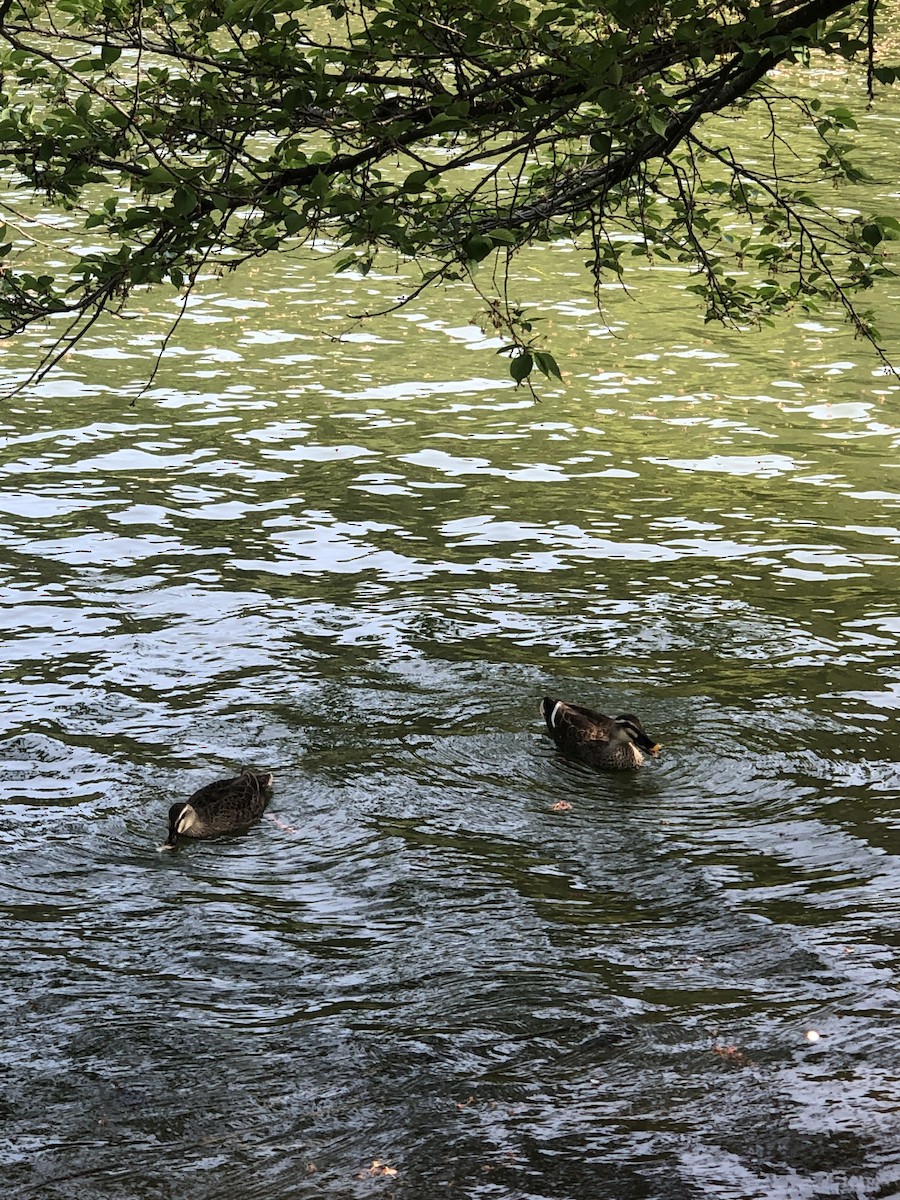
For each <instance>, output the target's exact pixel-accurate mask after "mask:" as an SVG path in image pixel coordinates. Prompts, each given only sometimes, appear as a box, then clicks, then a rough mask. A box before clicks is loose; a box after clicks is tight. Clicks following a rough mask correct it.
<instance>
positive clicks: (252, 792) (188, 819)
mask: <svg viewBox="0 0 900 1200" xmlns="http://www.w3.org/2000/svg"><path fill="white" fill-rule="evenodd" d="M273 783H274V776H273V775H270V774H269V773H268V772H263V773H261V774H260V773H258V772H256V771H251V770H250V769H249V767H244V769H243V770H242V771H241V773H240V775H235V776H234V777H233V778H232V779H218V780H216V782H215V783H208V784H206V786H205V787H202V788H200V789H199V791H196V792H194V794H193V796H191V797H190V798H189V799H188V800H182V801H180V802H179V803H178V804H173V805H172V807H171V808H170V809H169V836H168V839H167V840H166V843H165V845H164V846H160V849H161V850H174V849H175V845H176V843H177V841H178V839H179V838H180V837H190V838H207V837H215V836H216V835H217V834H220V833H237V832H238V830H241V829H246V828H247V826H248V825H252V824H253V822H254V821H258V820H259V818H260V817H261V816H262V815H263V813H264V812H265V808H266V805H267V804H268V803H269V797H270V795H271V793H272V784H273Z"/></svg>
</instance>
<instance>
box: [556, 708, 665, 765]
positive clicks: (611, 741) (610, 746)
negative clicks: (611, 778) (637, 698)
mask: <svg viewBox="0 0 900 1200" xmlns="http://www.w3.org/2000/svg"><path fill="white" fill-rule="evenodd" d="M541 713H542V715H543V718H544V720H545V721H546V722H547V729H548V730H549V731H550V736H551V737H552V738H553V740H554V742H556V744H557V746H558V747H559V749H560V750H561V751H562V752H563V754H566V755H568V756H569V757H570V758H577V759H579V760H580V761H581V762H583V763H587V764H588V765H589V766H591V767H600V768H601V769H602V770H604V771H630V770H633V769H634V768H635V767H640V766H643V764H644V753H642V751H643V752H645V753H647V754H658V753H659V751H660V749H661V747H660V745H659V743H658V742H655V741H654V740H653V738H651V737H649V736H648V735H647V734H646V733H645V732H644V727H643V725H642V724H641V723H640V721H639V720H638V719H637V717H636V716H635V715H634V714H633V713H623V714H622V715H621V716H620V717H615V718H613V717H605V716H604V715H603V713H598V712H593V711H592V710H591V709H589V708H580V707H579V706H578V705H577V704H567V703H566V702H565V700H553V699H551V697H550V696H545V697H544V699H543V700H542V701H541Z"/></svg>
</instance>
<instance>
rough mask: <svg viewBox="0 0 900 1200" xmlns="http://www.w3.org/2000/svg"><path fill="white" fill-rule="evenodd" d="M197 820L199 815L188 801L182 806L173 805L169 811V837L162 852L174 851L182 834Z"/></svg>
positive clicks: (182, 803) (162, 847)
mask: <svg viewBox="0 0 900 1200" xmlns="http://www.w3.org/2000/svg"><path fill="white" fill-rule="evenodd" d="M196 819H197V814H196V812H195V811H194V809H193V807H192V806H191V805H190V804H188V803H187V802H186V801H182V802H181V803H180V804H173V805H172V807H171V808H170V809H169V836H168V838H167V839H166V843H165V845H164V846H161V847H160V849H161V850H174V849H175V843H176V842H177V841H178V837H179V835H180V834H182V833H186V832H187V831H188V830H189V829H190V827H191V826H192V825H193V824H194V822H195V821H196Z"/></svg>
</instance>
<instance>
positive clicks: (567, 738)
mask: <svg viewBox="0 0 900 1200" xmlns="http://www.w3.org/2000/svg"><path fill="white" fill-rule="evenodd" d="M541 712H542V713H543V716H544V720H545V721H546V722H547V729H548V730H549V732H550V736H551V737H552V738H553V740H554V741H555V742H583V741H605V742H606V741H609V738H610V733H611V730H612V727H613V725H614V722H613V721H612V720H611V718H610V717H607V716H604V715H603V713H598V712H594V710H593V709H591V708H582V707H581V705H579V704H568V703H567V702H566V701H565V700H555V699H553V698H552V697H550V696H545V697H544V700H543V702H542V704H541Z"/></svg>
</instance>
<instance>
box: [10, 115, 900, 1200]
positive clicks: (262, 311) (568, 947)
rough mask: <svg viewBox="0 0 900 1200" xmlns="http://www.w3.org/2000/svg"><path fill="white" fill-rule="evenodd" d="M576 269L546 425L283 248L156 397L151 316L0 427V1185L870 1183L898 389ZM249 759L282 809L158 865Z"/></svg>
mask: <svg viewBox="0 0 900 1200" xmlns="http://www.w3.org/2000/svg"><path fill="white" fill-rule="evenodd" d="M868 120H869V121H870V123H871V124H870V126H869V127H868V128H867V136H871V137H872V138H873V139H875V141H874V142H873V145H881V146H883V148H884V149H885V153H886V155H887V157H886V159H885V161H886V162H891V161H893V159H892V156H891V155H890V154H887V148H888V147H893V145H895V141H896V138H895V134H894V130H895V128H896V114H895V116H894V117H891V111H890V110H885V109H884V108H882V109H881V110H880V111H879V112H878V113H877V115H875V116H872V117H871V118H868ZM878 139H881V141H878ZM894 186H895V185H894V183H893V181H892V180H890V179H886V180H884V181H882V182H880V181H878V180H876V182H875V183H874V184H873V185H872V187H873V188H874V189H875V190H878V189H881V190H882V191H883V192H884V193H888V192H889V191H890V188H892V187H894ZM580 261H581V256H579V255H578V254H577V253H576V252H574V251H572V250H571V249H569V248H567V247H564V246H558V247H552V248H548V249H544V250H541V251H539V252H535V253H534V254H533V255H531V256H530V257H529V258H528V259H526V260H523V262H522V264H521V268H520V279H519V286H520V288H521V293H522V296H523V298H524V299H525V300H526V302H527V303H529V304H534V305H536V306H538V307H539V308H540V310H541V311H542V312H543V314H544V316H545V317H547V318H548V319H547V322H546V328H547V330H548V334H549V337H550V340H551V342H552V344H553V347H554V350H555V352H556V353H557V357H558V358H559V360H560V363H561V365H562V366H563V369H564V372H565V374H566V386H565V387H560V386H558V385H556V384H554V385H553V386H547V387H543V388H541V389H540V401H539V402H537V403H536V402H534V401H533V400H532V399H531V398H530V397H529V396H528V394H527V393H526V392H525V391H524V390H523V389H519V390H516V389H515V388H513V386H512V384H511V382H510V381H509V380H508V379H507V378H505V367H504V362H503V360H502V359H499V358H498V357H497V355H496V346H495V345H494V344H493V343H492V342H491V341H490V340H489V339H488V338H486V337H485V336H484V335H483V334H482V333H481V332H480V331H479V330H478V328H477V327H476V325H475V323H474V315H475V308H476V305H475V303H474V302H473V300H472V299H471V297H469V296H468V295H467V294H466V293H464V292H462V291H458V292H456V291H449V292H445V293H441V294H435V295H432V296H430V297H427V298H425V299H424V300H422V301H420V302H417V303H416V305H415V306H414V307H413V308H412V309H411V310H409V311H406V312H404V313H402V314H401V315H400V316H399V317H398V318H395V319H393V320H391V321H385V322H380V323H373V324H363V325H356V326H353V327H352V329H351V334H350V339H349V340H346V341H343V342H341V343H338V342H334V341H330V340H329V335H330V334H336V333H338V332H342V331H344V330H346V329H347V328H349V327H350V323H349V322H348V321H347V319H346V314H347V313H348V312H359V311H362V310H364V309H365V308H367V307H373V306H375V305H377V304H378V303H379V302H384V300H385V299H386V298H387V299H389V298H390V296H391V295H393V294H395V293H396V291H397V290H398V279H397V278H395V277H393V276H384V277H379V276H374V277H373V276H370V277H368V278H367V279H365V280H363V279H358V278H357V279H354V278H350V277H347V276H342V277H340V278H338V279H335V278H332V277H331V276H330V275H329V273H328V269H327V265H326V263H325V262H323V261H320V260H318V259H314V261H310V260H309V258H307V259H306V260H303V259H299V258H290V257H288V258H284V259H281V260H279V261H277V262H269V263H266V264H265V266H264V269H263V270H262V271H261V272H260V273H259V274H252V275H251V274H249V273H248V274H244V275H242V276H240V277H236V278H235V277H231V278H229V279H227V280H224V281H221V280H220V281H210V282H209V283H208V285H207V286H206V287H205V289H204V291H203V294H202V295H201V296H199V297H198V298H197V299H196V301H195V303H193V304H192V305H191V307H190V308H189V310H188V314H187V317H186V319H185V321H184V322H183V323H182V325H181V326H180V328H179V330H178V334H177V336H176V337H175V339H174V345H173V353H172V356H171V358H170V359H169V360H167V362H166V363H165V364H164V366H163V369H162V370H161V372H160V375H159V376H158V377H157V379H156V380H155V382H154V385H153V387H152V389H151V391H150V392H149V393H148V394H147V395H146V396H144V397H142V398H141V399H139V400H138V401H137V403H136V404H135V405H134V406H133V407H132V406H130V404H129V400H130V398H131V397H132V396H133V395H134V393H135V391H136V389H137V387H138V386H139V385H140V382H141V381H142V380H144V379H146V377H147V375H148V373H149V369H150V367H151V366H152V361H153V350H154V346H155V345H156V344H157V343H156V339H157V338H158V334H159V332H160V331H161V330H162V329H163V327H164V324H163V323H164V320H165V319H166V318H168V317H170V316H171V315H172V314H173V313H174V312H175V311H176V306H175V305H171V304H170V301H169V299H168V297H165V296H163V295H162V294H160V295H159V296H154V297H152V298H151V301H150V311H148V314H147V317H146V320H145V321H144V322H142V323H140V324H136V323H123V322H110V323H109V324H108V325H107V326H105V327H104V329H103V330H102V331H101V332H100V333H98V335H97V336H96V337H95V338H94V339H93V340H92V341H91V343H90V344H89V345H85V346H84V348H83V349H82V351H81V352H79V353H77V354H74V355H73V356H72V357H71V358H70V360H69V361H68V362H67V363H66V364H65V366H64V368H63V369H61V370H60V371H59V372H57V373H56V374H55V375H53V376H51V377H50V378H48V379H47V380H46V381H45V382H44V383H43V384H42V385H40V386H39V387H38V388H35V389H32V390H31V391H30V392H28V393H26V394H25V395H23V396H20V397H17V398H15V399H14V400H11V401H7V402H5V404H4V406H3V409H2V412H0V627H2V630H3V635H2V642H0V671H2V679H3V689H2V695H0V801H2V804H0V838H2V843H3V855H2V860H0V898H2V912H3V916H4V921H3V931H2V934H0V939H2V954H3V962H4V968H3V972H2V976H0V989H2V995H3V1001H4V1017H3V1024H4V1026H5V1033H4V1036H3V1040H2V1049H0V1059H2V1069H3V1077H4V1080H5V1086H4V1088H3V1094H2V1097H0V1113H2V1115H3V1118H4V1120H3V1130H2V1134H0V1160H2V1161H3V1162H4V1163H5V1174H6V1178H7V1182H6V1185H5V1191H4V1194H5V1195H6V1196H9V1197H16V1198H18V1200H24V1198H26V1197H41V1198H46V1200H64V1198H69V1197H78V1200H101V1198H102V1200H133V1198H138V1197H140V1198H142V1200H143V1198H147V1200H164V1198H165V1200H168V1198H169V1197H178V1198H179V1200H245V1198H246V1200H251V1198H257V1197H259V1198H260V1200H262V1198H265V1200H306V1198H308V1197H309V1198H313V1197H320V1196H321V1197H324V1196H327V1197H330V1198H344V1197H348V1198H349V1197H368V1196H388V1197H393V1196H396V1197H402V1198H406V1200H420V1198H421V1200H425V1198H429V1200H430V1198H432V1197H447V1198H448V1200H470V1198H471V1200H474V1198H478V1200H482V1198H484V1200H494V1198H497V1200H519V1198H521V1200H525V1198H527V1200H640V1198H644V1197H658V1198H660V1200H682V1198H685V1200H687V1198H695V1197H696V1198H698V1200H700V1198H705V1197H715V1198H717V1200H718V1198H721V1200H726V1198H728V1200H731V1198H734V1200H749V1198H756V1197H759V1198H760V1200H762V1198H770V1197H776V1198H782V1197H783V1198H792V1200H793V1198H797V1200H807V1198H809V1200H813V1198H817V1200H818V1198H819V1197H888V1196H896V1195H897V1194H900V1137H898V1134H900V1099H898V1096H900V1092H898V1088H900V1045H898V1041H897V1036H896V1022H897V1005H898V991H897V966H898V947H900V916H898V907H897V897H898V891H900V814H898V811H897V805H896V799H897V793H898V787H900V763H898V758H897V751H896V746H897V736H896V730H897V717H896V713H897V708H898V705H900V675H898V655H900V645H898V643H900V607H898V602H897V580H898V566H900V452H898V444H900V411H898V404H900V401H898V384H897V381H896V380H895V379H892V378H891V377H890V376H887V375H885V374H883V373H882V372H881V371H880V370H879V367H878V364H877V362H876V361H875V360H874V359H873V357H872V355H871V352H870V351H869V350H868V348H867V347H865V346H863V345H861V344H860V343H857V342H854V341H853V340H852V338H851V337H850V335H849V334H848V333H847V331H846V330H845V329H843V328H842V327H841V326H840V325H839V324H838V323H837V322H836V321H830V320H824V319H823V320H822V321H821V322H819V323H817V322H813V321H801V320H796V321H792V322H790V323H787V322H786V323H785V324H784V325H783V326H781V327H777V328H774V329H771V330H765V331H762V332H759V333H748V334H736V333H734V332H728V331H723V330H720V329H717V328H712V327H704V326H703V325H702V323H701V321H700V317H699V315H698V313H697V311H696V310H695V308H694V306H693V301H689V302H686V301H685V299H684V295H683V293H681V292H680V291H679V288H680V286H681V285H682V284H683V283H684V277H683V276H681V275H679V274H677V273H676V272H673V271H671V270H666V269H663V268H654V269H650V268H647V269H645V270H643V271H640V272H638V274H637V275H636V276H635V279H634V288H633V292H632V295H631V296H630V297H623V296H621V295H620V294H619V293H618V292H616V291H613V290H611V291H610V292H609V294H608V295H609V307H608V310H607V312H606V314H605V319H601V318H600V317H598V315H597V314H596V312H594V311H593V309H592V306H591V302H590V297H589V295H588V294H587V292H586V281H585V278H584V276H583V274H582V273H581V271H580ZM411 278H412V276H411V275H410V279H411ZM399 284H401V285H402V280H401V281H399ZM896 290H897V289H896V287H895V286H892V287H890V288H885V290H884V292H883V293H882V294H881V295H880V296H879V298H878V299H879V303H880V305H881V309H882V315H881V325H882V329H883V332H884V334H885V338H884V340H885V342H886V344H887V345H888V347H889V348H892V349H893V350H894V355H895V360H896V359H897V358H900V350H898V346H900V326H898V324H897V321H896V318H895V316H894V311H895V310H896V295H895V293H896ZM33 352H34V347H30V346H28V345H26V344H24V343H23V344H22V345H20V346H13V347H9V346H8V347H6V349H5V357H4V359H3V360H2V363H0V366H2V369H3V371H4V372H5V373H6V378H13V377H14V376H15V373H16V371H19V370H21V369H22V366H23V364H24V363H25V362H26V361H27V359H28V355H29V354H31V353H33ZM545 694H550V695H559V696H563V697H565V698H568V699H570V700H573V701H577V702H580V703H582V704H590V705H592V706H594V707H598V708H600V709H602V710H604V711H611V710H612V711H616V712H618V711H622V710H632V711H635V712H637V713H638V714H639V715H640V716H641V717H642V718H643V719H644V722H645V724H646V725H647V727H648V729H649V730H650V732H651V733H652V734H653V735H654V736H655V737H656V738H658V739H659V740H660V741H662V742H663V743H664V750H663V752H662V754H661V755H660V757H659V759H658V760H656V761H654V762H653V763H652V764H651V765H649V766H648V767H647V768H646V769H645V770H644V771H642V772H638V773H634V774H627V775H609V776H604V775H601V774H598V773H592V772H590V771H588V770H587V769H584V768H581V767H579V766H577V765H572V764H570V763H567V762H565V761H563V760H562V759H561V758H560V757H559V756H558V755H557V753H556V752H555V750H554V749H553V747H552V745H551V744H550V742H549V741H548V739H547V738H546V737H545V735H544V734H543V733H542V728H541V723H540V718H539V715H538V704H539V701H540V699H541V697H542V696H544V695H545ZM242 764H255V765H257V766H259V767H261V768H263V767H264V768H267V769H270V770H272V771H273V772H274V773H275V776H276V791H275V796H274V799H273V801H272V804H271V806H270V814H269V816H270V818H271V819H264V820H263V821H262V822H261V823H260V824H259V825H258V826H256V827H255V828H253V829H252V830H250V831H249V832H248V833H246V834H244V835H241V836H239V837H236V838H230V839H220V840H217V841H212V842H198V843H193V844H185V845H183V846H181V847H179V848H178V850H177V851H176V852H174V853H160V852H159V851H158V849H157V848H158V846H159V845H160V844H161V842H162V841H163V840H164V835H165V829H166V824H165V821H166V810H167V809H168V806H169V804H170V803H172V801H173V800H174V799H180V798H182V797H186V796H187V795H188V794H189V793H190V792H191V791H192V790H193V789H194V788H196V787H198V786H200V785H201V784H203V783H205V782H207V781H209V780H210V779H214V778H216V777H221V776H222V775H227V774H230V773H233V772H234V771H235V770H236V769H238V768H239V767H240V766H241V765H242ZM560 802H565V805H569V806H570V807H565V806H561V805H560Z"/></svg>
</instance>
